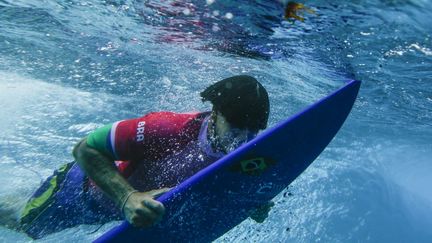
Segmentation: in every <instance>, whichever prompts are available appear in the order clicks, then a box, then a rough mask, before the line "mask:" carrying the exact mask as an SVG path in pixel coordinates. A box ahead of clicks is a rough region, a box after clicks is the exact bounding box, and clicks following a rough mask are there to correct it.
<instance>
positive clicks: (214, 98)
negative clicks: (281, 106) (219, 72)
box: [201, 75, 270, 152]
mask: <svg viewBox="0 0 432 243" xmlns="http://www.w3.org/2000/svg"><path fill="white" fill-rule="evenodd" d="M201 97H202V99H203V101H210V102H211V103H212V104H213V112H212V120H211V122H210V125H211V134H210V135H211V137H212V138H213V144H214V145H215V146H216V147H219V148H220V149H222V150H224V151H226V152H229V151H231V150H233V149H235V148H236V147H238V146H239V145H240V144H242V143H244V142H246V141H248V140H250V139H252V138H253V137H255V136H256V134H257V133H258V131H259V130H262V129H265V128H266V127H267V120H268V116H269V110H270V102H269V98H268V94H267V91H266V90H265V88H264V87H263V86H262V85H261V84H260V83H259V82H258V81H257V80H256V79H255V78H253V77H251V76H247V75H240V76H234V77H230V78H227V79H224V80H221V81H219V82H217V83H215V84H213V85H211V86H210V87H208V88H207V89H206V90H204V91H203V92H201Z"/></svg>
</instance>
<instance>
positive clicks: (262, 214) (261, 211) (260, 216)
mask: <svg viewBox="0 0 432 243" xmlns="http://www.w3.org/2000/svg"><path fill="white" fill-rule="evenodd" d="M273 206H274V202H272V201H268V202H267V203H266V204H264V205H261V206H259V207H257V208H256V209H255V210H253V211H252V212H251V214H250V215H249V217H251V219H253V220H254V221H255V222H257V223H262V222H264V220H265V219H266V218H267V217H268V213H269V212H270V209H271V208H272V207H273Z"/></svg>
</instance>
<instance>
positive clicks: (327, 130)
mask: <svg viewBox="0 0 432 243" xmlns="http://www.w3.org/2000/svg"><path fill="white" fill-rule="evenodd" d="M359 88H360V81H356V80H352V81H349V82H347V83H346V84H345V85H344V86H343V87H342V88H340V89H338V90H337V91H335V92H333V93H332V94H330V95H328V96H327V97H325V98H323V99H321V100H319V101H318V102H316V103H314V104H313V105H311V106H309V107H308V108H306V109H305V110H303V111H301V112H299V113H297V114H296V115H294V116H292V117H290V118H288V119H287V120H286V121H283V122H281V123H280V124H278V125H276V126H274V127H272V128H270V129H267V130H266V131H264V132H263V133H261V134H260V135H259V136H258V137H256V138H255V139H253V140H251V141H250V142H248V143H247V144H244V145H242V146H241V147H239V148H238V149H236V150H235V151H233V152H231V153H230V154H228V155H227V156H225V157H223V158H221V159H220V160H218V161H216V162H215V163H213V164H211V165H210V166H208V167H207V168H205V169H203V170H201V171H199V172H198V173H197V174H195V175H194V176H192V177H190V178H189V179H187V180H186V181H184V182H183V183H181V184H179V185H178V186H177V187H175V188H173V189H172V190H170V191H169V192H167V193H165V194H164V195H162V196H161V197H159V198H158V199H157V200H159V201H160V202H162V203H163V204H164V205H165V208H166V214H165V216H164V219H163V220H162V222H161V223H159V224H158V225H156V226H153V227H151V228H148V229H139V228H135V227H133V226H131V225H130V224H129V223H127V222H126V221H125V222H123V223H122V224H121V225H119V226H117V227H114V228H113V229H111V230H110V231H108V232H106V233H105V234H104V235H102V236H101V237H100V238H99V239H97V240H96V242H211V241H212V240H215V239H217V238H218V237H220V236H221V235H223V234H224V233H226V232H227V231H229V230H230V229H231V228H233V227H234V226H236V225H238V224H239V223H241V222H242V221H243V220H245V219H247V218H248V217H249V213H250V211H251V210H253V209H255V208H256V207H258V206H261V205H263V204H265V203H266V202H268V201H269V200H271V199H272V198H274V197H275V196H276V195H277V194H279V193H280V192H281V191H282V190H284V189H285V188H286V187H287V186H288V185H289V184H290V183H291V182H292V181H293V180H294V179H295V178H297V176H299V175H300V174H301V173H302V172H303V171H304V170H305V169H306V168H307V167H308V166H309V165H310V164H311V163H312V162H313V161H314V160H315V159H316V158H317V157H318V155H319V154H320V153H321V152H322V151H323V150H324V148H325V147H326V146H327V145H328V144H329V143H330V141H331V140H332V139H333V137H334V136H335V135H336V133H337V132H338V130H339V129H340V127H341V126H342V124H343V123H344V121H345V119H346V118H347V116H348V114H349V113H350V111H351V108H352V106H353V104H354V101H355V99H356V97H357V94H358V91H359Z"/></svg>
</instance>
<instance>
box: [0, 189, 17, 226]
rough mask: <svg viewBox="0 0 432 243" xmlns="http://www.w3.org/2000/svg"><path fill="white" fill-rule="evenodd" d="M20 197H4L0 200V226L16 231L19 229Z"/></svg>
mask: <svg viewBox="0 0 432 243" xmlns="http://www.w3.org/2000/svg"><path fill="white" fill-rule="evenodd" d="M21 201H22V200H20V197H18V196H17V197H14V196H5V197H3V198H1V199H0V226H4V227H6V228H9V229H13V230H16V229H18V228H19V227H18V226H19V223H18V221H19V220H18V219H19V211H20V209H21V204H22V203H20V202H21Z"/></svg>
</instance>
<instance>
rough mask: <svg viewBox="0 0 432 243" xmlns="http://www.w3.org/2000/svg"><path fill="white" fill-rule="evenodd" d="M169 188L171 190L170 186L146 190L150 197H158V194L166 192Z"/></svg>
mask: <svg viewBox="0 0 432 243" xmlns="http://www.w3.org/2000/svg"><path fill="white" fill-rule="evenodd" d="M169 190H171V188H169V187H164V188H160V189H156V190H151V191H148V192H147V193H148V194H149V195H150V196H151V197H152V198H155V197H159V196H161V195H162V194H164V193H165V192H167V191H169Z"/></svg>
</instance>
